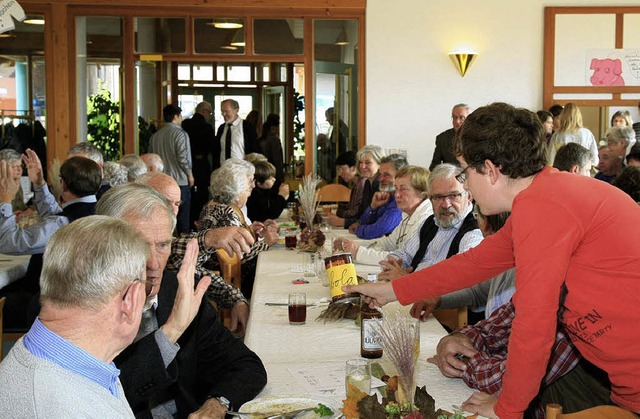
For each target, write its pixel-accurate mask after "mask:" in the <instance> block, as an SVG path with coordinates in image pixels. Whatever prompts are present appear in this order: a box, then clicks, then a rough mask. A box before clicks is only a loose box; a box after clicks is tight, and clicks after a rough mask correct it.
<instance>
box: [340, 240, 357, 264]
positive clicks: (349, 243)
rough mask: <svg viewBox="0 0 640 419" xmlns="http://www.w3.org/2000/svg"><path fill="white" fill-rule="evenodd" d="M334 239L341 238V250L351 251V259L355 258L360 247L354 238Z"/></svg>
mask: <svg viewBox="0 0 640 419" xmlns="http://www.w3.org/2000/svg"><path fill="white" fill-rule="evenodd" d="M336 240H341V243H342V250H344V251H345V252H349V253H351V256H353V259H354V260H355V258H356V256H357V255H358V249H359V248H360V245H359V244H358V243H357V242H355V241H354V240H349V239H336Z"/></svg>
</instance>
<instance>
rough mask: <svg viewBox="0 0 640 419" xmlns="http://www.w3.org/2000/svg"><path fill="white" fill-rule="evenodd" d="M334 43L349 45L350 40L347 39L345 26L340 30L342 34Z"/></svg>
mask: <svg viewBox="0 0 640 419" xmlns="http://www.w3.org/2000/svg"><path fill="white" fill-rule="evenodd" d="M334 45H340V46H343V45H349V41H347V33H346V32H345V31H344V28H343V29H342V31H340V35H338V37H337V38H336V42H335V43H334Z"/></svg>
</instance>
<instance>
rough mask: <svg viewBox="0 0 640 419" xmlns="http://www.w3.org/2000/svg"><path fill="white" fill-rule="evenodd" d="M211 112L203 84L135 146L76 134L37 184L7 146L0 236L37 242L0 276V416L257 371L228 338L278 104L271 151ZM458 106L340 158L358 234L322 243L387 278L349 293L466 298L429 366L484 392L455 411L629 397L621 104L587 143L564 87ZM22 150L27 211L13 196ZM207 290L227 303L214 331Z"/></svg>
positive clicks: (27, 163) (630, 220)
mask: <svg viewBox="0 0 640 419" xmlns="http://www.w3.org/2000/svg"><path fill="white" fill-rule="evenodd" d="M211 109H212V108H211V105H210V104H208V103H207V102H202V103H201V104H199V105H198V107H197V108H196V116H194V118H192V119H191V120H187V121H189V122H187V121H184V122H183V121H182V117H181V110H180V108H178V107H177V106H173V105H168V106H167V107H165V110H164V119H165V122H166V124H165V127H163V128H162V129H161V130H160V131H158V133H156V135H154V137H152V139H151V142H150V151H152V152H151V153H146V154H143V155H142V156H139V157H138V156H136V155H126V156H124V157H123V158H122V159H121V160H120V161H119V162H104V161H103V159H102V155H101V153H100V150H99V149H97V148H96V147H95V146H94V145H92V144H90V143H88V142H83V143H79V144H77V145H75V146H73V147H71V148H70V149H69V151H68V153H67V159H66V160H65V161H64V162H63V163H62V165H61V167H60V182H59V185H58V184H56V185H53V183H54V182H51V183H52V184H51V185H47V182H46V181H45V177H44V170H43V167H42V163H41V161H40V159H39V158H38V156H37V155H36V154H35V153H34V152H33V151H32V150H26V152H25V154H24V155H20V154H18V153H16V152H13V153H11V152H10V151H9V150H3V151H0V216H1V220H0V247H1V250H0V251H2V253H7V254H26V255H32V257H31V261H30V265H29V268H28V272H27V275H26V277H25V278H23V279H22V280H20V281H17V282H16V283H14V284H12V285H10V286H9V287H6V288H5V289H3V293H6V295H7V297H8V298H7V302H8V303H9V304H8V307H9V310H10V313H11V315H5V322H6V321H7V320H9V322H15V323H16V325H17V326H20V327H24V328H25V329H27V330H28V332H27V333H26V334H25V336H24V337H23V338H21V339H20V340H19V341H18V342H17V343H16V345H15V346H14V348H13V349H12V350H11V352H10V353H9V355H8V356H7V358H6V359H5V360H4V361H3V362H2V363H0V404H2V405H3V406H8V407H7V410H6V412H7V414H9V415H11V416H16V417H31V416H41V415H45V416H53V417H56V416H60V417H63V416H65V414H66V413H68V412H69V411H70V410H66V409H70V408H71V407H70V406H73V409H75V410H73V411H74V412H76V413H77V412H83V414H84V415H85V416H91V417H93V416H100V417H114V418H115V417H134V416H135V417H187V416H189V415H192V414H193V415H194V416H193V417H203V418H204V417H212V418H223V417H224V416H225V412H226V411H228V410H233V409H234V408H238V407H239V406H241V405H242V404H243V403H245V402H246V401H248V400H251V399H252V398H254V397H255V396H256V395H257V394H258V393H259V392H260V391H261V390H262V388H263V387H264V386H265V385H266V382H267V375H266V370H265V368H264V366H263V364H262V362H261V360H260V359H259V357H258V356H257V355H256V354H255V353H254V352H252V351H251V350H250V349H249V348H247V347H246V346H245V345H244V343H243V341H242V339H241V337H242V334H243V333H244V330H245V328H246V326H247V322H248V319H249V315H250V313H249V304H248V299H249V298H251V291H252V289H253V282H254V276H255V268H256V262H257V259H258V258H257V256H258V255H259V254H260V253H261V252H263V251H268V250H269V249H270V248H271V246H273V245H274V244H275V243H277V242H278V238H279V235H278V225H277V223H276V222H275V221H274V220H275V219H276V218H278V217H279V216H280V214H281V213H282V211H283V210H284V209H285V208H286V207H287V201H288V200H289V199H290V193H289V187H288V186H287V184H286V183H285V182H284V179H283V178H281V177H282V176H283V175H282V172H281V167H280V168H278V167H276V166H275V165H274V163H273V162H272V161H271V160H272V159H269V158H268V157H265V155H264V154H263V153H261V152H262V151H264V150H269V151H268V153H276V154H277V153H278V151H277V150H276V151H273V149H274V144H273V143H274V141H273V140H274V135H275V132H276V131H275V130H273V129H272V128H273V127H274V126H277V125H278V124H279V119H277V118H275V117H270V118H268V121H267V122H268V123H265V125H264V127H263V128H264V130H265V133H267V134H268V135H267V136H268V137H269V141H268V147H267V146H266V145H265V148H264V149H263V148H261V146H260V145H261V144H267V143H261V142H259V141H258V137H257V135H256V133H255V132H252V133H249V132H248V131H250V130H251V129H252V125H251V124H250V123H248V122H247V121H243V120H242V119H241V118H239V117H238V115H237V112H238V105H237V103H236V102H235V101H225V102H223V107H222V111H223V115H224V118H225V124H223V125H221V126H220V127H219V129H218V132H217V134H216V133H215V132H214V129H213V127H211V125H210V124H209V123H208V122H207V119H206V118H207V116H209V117H210V114H211ZM469 111H470V109H469V107H468V106H467V105H465V104H458V105H455V106H454V108H453V110H452V122H453V127H452V128H451V129H449V130H447V131H445V132H443V133H442V134H440V135H439V136H438V137H437V139H436V150H435V152H434V155H433V161H432V162H431V165H430V166H429V168H428V169H427V168H426V167H421V166H419V165H412V164H410V163H411V162H409V161H408V159H407V157H406V156H404V155H401V154H387V153H386V152H385V150H384V149H383V148H382V147H379V146H376V145H365V146H364V147H362V148H361V149H360V150H358V151H357V153H356V152H354V151H347V152H344V153H342V154H340V155H338V156H337V157H336V159H335V173H336V174H337V176H338V177H339V178H340V182H341V183H343V184H345V185H348V186H349V187H350V188H351V195H350V199H349V202H348V203H345V204H344V205H341V206H340V208H339V209H338V211H337V213H336V214H328V215H327V218H328V221H329V223H330V224H331V225H332V226H333V227H334V228H344V229H347V230H348V231H349V232H351V233H352V234H353V235H355V237H356V238H355V239H352V240H351V239H346V238H339V239H336V240H335V243H334V249H338V250H339V251H344V252H349V253H350V254H351V255H352V256H353V258H354V260H355V261H356V262H357V263H359V264H368V265H381V266H382V269H383V270H382V272H381V273H380V274H379V275H378V282H381V283H382V284H371V285H365V286H355V287H353V288H352V290H353V291H355V292H360V293H361V294H362V295H363V298H364V299H365V301H366V302H367V303H370V304H372V305H383V304H385V303H387V302H389V301H393V300H395V299H398V300H399V301H400V302H401V303H403V304H410V303H413V306H412V307H411V315H413V316H414V317H416V318H418V319H420V320H423V321H424V320H426V319H427V318H428V317H429V315H430V313H431V312H432V311H433V310H434V309H436V308H458V307H464V306H466V307H468V309H469V325H468V326H466V327H463V328H461V329H458V330H455V331H452V333H451V334H450V335H448V336H446V337H444V338H443V339H442V340H441V341H440V343H439V344H438V348H437V353H436V354H433V356H431V357H430V358H429V362H432V363H434V364H435V365H437V366H438V368H439V369H440V371H441V372H442V374H443V375H445V376H447V377H452V378H461V379H463V380H464V382H465V383H466V384H467V385H468V386H469V387H471V388H474V389H477V390H478V391H479V392H478V393H475V394H474V395H473V396H472V397H471V398H470V399H469V400H468V401H467V402H465V404H464V405H463V407H465V409H467V410H469V411H472V412H479V413H481V414H482V415H484V416H487V417H498V416H499V417H520V416H521V415H525V416H526V417H536V418H538V417H544V413H543V411H542V409H541V407H542V406H544V405H545V404H546V403H550V402H560V403H561V404H562V405H563V406H564V409H565V412H571V411H577V410H582V409H585V408H588V407H592V406H595V405H599V404H609V403H615V404H618V405H621V406H623V407H625V408H627V409H629V410H631V411H635V412H639V411H640V399H639V397H640V387H639V385H638V383H639V382H640V381H639V380H638V378H640V377H637V373H636V372H634V373H630V374H628V375H625V372H627V371H628V370H630V369H632V370H633V371H640V369H637V370H635V369H634V368H637V367H639V366H640V365H639V364H640V359H639V358H638V357H637V355H636V354H637V353H638V352H637V351H634V349H639V348H638V345H639V344H640V342H638V341H637V339H635V335H634V334H633V333H632V332H631V331H625V330H622V329H626V328H627V326H624V324H626V323H621V322H623V321H625V322H626V321H628V318H624V319H623V318H622V315H623V314H624V315H625V316H626V315H627V314H628V313H629V312H632V311H634V310H633V307H634V306H635V305H633V303H634V302H635V300H634V299H635V298H637V297H635V296H636V295H637V293H636V292H634V291H637V288H638V285H636V284H638V283H639V282H638V280H640V277H638V275H639V274H638V269H637V260H638V259H637V255H638V254H639V253H640V244H638V243H636V242H637V237H638V234H637V233H639V232H636V231H635V230H637V229H638V228H640V227H639V226H640V223H638V221H640V207H639V206H638V204H639V203H640V154H639V153H638V151H637V147H634V144H635V143H636V141H635V132H634V130H633V129H632V128H631V126H630V125H631V121H630V120H628V121H627V120H625V124H626V125H625V126H613V127H612V128H611V129H610V130H608V132H607V135H606V139H605V142H606V144H603V145H602V146H601V147H600V148H598V146H597V143H596V141H595V138H594V137H593V135H592V134H591V135H589V134H590V132H589V133H587V132H586V131H588V130H587V129H586V128H584V127H582V121H581V116H580V110H579V109H578V108H577V106H575V105H573V104H568V105H566V106H565V107H564V109H563V110H561V112H560V113H559V116H558V123H557V124H556V128H555V131H553V130H554V121H555V119H554V115H553V114H552V113H550V112H546V111H541V112H538V114H537V115H536V114H535V113H533V112H530V111H528V110H525V109H516V108H513V107H511V106H510V105H506V104H499V103H498V104H492V105H489V106H485V107H482V108H479V109H478V110H477V111H475V112H473V113H471V114H470V112H469ZM620 118H621V119H623V120H624V119H625V118H622V117H619V118H618V119H620ZM618 119H616V116H615V115H614V118H612V125H613V122H614V121H618ZM181 123H182V126H183V127H184V129H183V128H182V127H181V125H180V124H181ZM617 123H618V122H616V124H617ZM203 124H207V125H209V128H210V129H209V128H205V127H204V125H203ZM187 133H188V134H187ZM191 133H194V134H191ZM202 136H206V138H211V139H212V141H214V142H215V144H212V145H211V146H207V147H205V146H203V145H202V144H198V141H200V139H201V138H203V137H202ZM192 137H193V138H192ZM196 138H197V140H195V141H194V139H196ZM275 140H278V141H279V139H278V138H277V137H275ZM507 141H510V142H511V143H509V144H507V143H506V142H507ZM216 144H217V145H216ZM276 148H277V147H276ZM279 153H280V154H282V151H281V149H280V151H279ZM212 157H213V160H211V158H212ZM276 160H277V159H276ZM205 161H206V162H207V163H206V164H205ZM211 161H213V163H211ZM625 161H626V163H627V166H626V167H624V162H625ZM196 162H198V163H196ZM276 164H279V165H281V164H282V159H280V160H279V161H276ZM23 165H24V168H25V169H26V173H27V175H28V178H29V180H30V181H31V183H32V185H33V192H34V196H33V204H34V207H35V209H27V208H25V207H24V206H19V204H20V203H21V202H22V203H23V201H24V200H23V199H22V196H21V193H22V188H21V185H20V177H21V175H22V170H23ZM203 166H204V167H203ZM548 166H553V168H551V167H548ZM593 168H597V170H598V172H597V174H595V176H593V177H592V172H593ZM205 175H206V176H205ZM203 176H205V177H206V178H207V179H206V183H205V182H204V180H203ZM609 183H610V184H609ZM57 197H58V198H60V199H59V201H60V202H61V203H58V199H57ZM14 203H15V205H14ZM194 208H197V216H194V212H193V210H194ZM29 212H31V213H34V214H35V216H36V220H35V221H33V220H32V218H31V214H30V213H29ZM27 215H28V216H27ZM619 217H625V219H624V221H622V220H620V219H619ZM25 218H28V219H29V220H31V221H29V222H28V223H27V224H25V223H24V219H25ZM621 224H622V225H621ZM622 229H626V230H624V231H625V233H624V234H623V233H621V231H623V230H622ZM629 230H631V231H629ZM596 248H597V249H601V250H596ZM221 249H222V250H225V251H226V252H227V253H228V254H230V255H233V254H238V255H239V256H240V259H241V264H242V269H241V272H242V281H241V284H242V287H241V289H238V288H236V287H234V286H232V285H230V284H228V283H227V282H226V281H225V280H224V279H223V278H222V277H221V276H220V275H219V274H218V273H217V272H219V271H220V261H219V260H218V255H217V251H218V250H221ZM602 271H606V272H602ZM414 273H415V274H414ZM614 282H615V285H614ZM603 294H604V295H603ZM210 301H211V302H213V303H215V307H217V308H218V309H220V308H225V309H229V310H230V313H231V316H230V317H231V319H230V325H229V327H228V328H227V327H224V326H223V324H222V323H221V322H220V321H219V319H218V313H217V311H216V308H214V306H213V305H211V304H210V303H209V302H210ZM603 318H604V320H602V319H603ZM585 319H586V320H585ZM587 321H589V322H591V323H592V324H593V325H592V326H587V325H585V323H586V322H587ZM605 323H606V324H605ZM616 326H617V327H616ZM595 328H598V329H597V330H596V329H595ZM533 335H535V336H533ZM619 343H621V344H623V345H626V348H627V349H625V350H624V353H622V351H621V350H617V349H616V348H615V347H614V346H619ZM531 348H535V349H534V350H535V354H534V355H532V356H530V357H529V355H527V354H528V351H530V350H531ZM529 358H531V359H529ZM60 378H63V380H60ZM525 378H526V379H525ZM60 381H62V384H60Z"/></svg>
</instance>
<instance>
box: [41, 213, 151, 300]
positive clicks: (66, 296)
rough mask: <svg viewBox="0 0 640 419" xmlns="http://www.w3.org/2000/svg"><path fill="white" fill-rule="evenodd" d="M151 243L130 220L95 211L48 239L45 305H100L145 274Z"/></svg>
mask: <svg viewBox="0 0 640 419" xmlns="http://www.w3.org/2000/svg"><path fill="white" fill-rule="evenodd" d="M147 250H148V249H147V243H146V242H145V241H144V240H142V239H141V238H140V237H139V235H138V234H137V233H136V232H135V231H134V230H133V228H132V227H131V226H130V225H129V224H128V223H126V222H124V221H122V220H118V219H115V218H111V217H105V216H98V215H93V216H89V217H84V218H80V219H78V220H76V221H74V222H73V223H71V224H69V225H66V226H64V227H62V228H61V229H60V230H58V231H57V232H56V233H55V234H54V235H53V236H52V237H51V239H50V240H49V243H48V244H47V248H46V250H45V252H44V258H43V265H42V274H41V276H40V288H41V300H42V303H43V305H47V304H53V305H55V306H57V307H64V308H70V307H81V308H85V309H99V308H100V307H102V306H104V305H105V304H107V303H108V301H109V300H111V299H112V298H113V297H114V296H116V295H118V294H119V293H120V292H121V291H122V290H123V289H124V288H125V287H126V286H127V284H128V283H131V282H133V281H134V280H135V279H138V278H142V277H143V274H144V271H145V269H146V263H147Z"/></svg>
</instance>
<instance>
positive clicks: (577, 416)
mask: <svg viewBox="0 0 640 419" xmlns="http://www.w3.org/2000/svg"><path fill="white" fill-rule="evenodd" d="M546 417H547V419H637V418H638V417H637V416H636V415H635V414H633V413H631V412H629V411H628V410H625V409H623V408H621V407H618V406H596V407H592V408H590V409H585V410H581V411H579V412H574V413H566V414H563V413H562V406H560V405H559V404H557V403H549V404H548V405H547V409H546Z"/></svg>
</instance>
